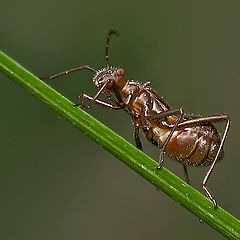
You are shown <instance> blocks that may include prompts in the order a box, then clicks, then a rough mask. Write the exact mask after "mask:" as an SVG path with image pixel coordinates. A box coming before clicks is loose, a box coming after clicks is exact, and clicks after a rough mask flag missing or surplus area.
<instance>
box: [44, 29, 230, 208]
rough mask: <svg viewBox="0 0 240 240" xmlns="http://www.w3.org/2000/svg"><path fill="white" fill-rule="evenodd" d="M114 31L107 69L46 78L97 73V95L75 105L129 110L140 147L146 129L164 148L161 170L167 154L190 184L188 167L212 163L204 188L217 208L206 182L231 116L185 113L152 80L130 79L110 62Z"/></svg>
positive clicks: (82, 98)
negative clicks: (221, 125)
mask: <svg viewBox="0 0 240 240" xmlns="http://www.w3.org/2000/svg"><path fill="white" fill-rule="evenodd" d="M113 34H116V35H118V33H117V32H115V31H110V32H109V34H108V35H107V41H106V47H105V51H106V52H105V60H106V67H105V68H103V69H101V70H98V71H96V70H95V69H93V68H92V67H89V66H88V65H85V66H81V67H77V68H72V69H70V70H67V71H64V72H61V73H58V74H55V75H53V76H50V77H45V79H54V78H56V77H59V76H62V75H66V74H69V73H71V72H75V71H78V70H82V69H87V70H90V71H92V72H93V73H95V75H94V77H93V83H94V84H95V86H96V87H97V88H98V92H97V94H96V95H95V96H93V97H92V96H89V95H87V94H81V95H80V96H79V101H78V103H77V104H75V106H79V107H83V100H88V101H90V104H93V103H95V104H99V105H102V106H104V107H107V108H110V109H115V110H119V109H122V110H124V111H126V112H127V113H128V114H130V116H131V117H132V122H133V125H134V138H135V141H136V146H137V148H139V149H140V150H142V144H141V140H140V136H139V130H140V129H141V128H142V130H143V132H144V134H145V136H146V138H147V139H148V140H149V141H151V142H152V143H153V144H154V145H156V146H157V147H158V148H160V156H159V164H158V167H157V168H158V169H161V167H162V166H163V163H164V155H165V153H166V154H167V155H168V156H170V157H171V158H174V159H176V160H177V161H179V162H181V163H182V164H183V168H184V173H185V179H186V182H187V183H189V178H188V173H187V166H207V165H210V169H209V170H208V172H207V174H206V176H205V177H204V179H203V182H202V187H203V189H204V191H205V193H206V195H207V197H208V198H209V199H210V200H211V201H212V203H213V206H214V208H216V207H217V202H216V200H215V198H214V197H213V195H212V194H211V192H210V191H209V189H208V188H207V186H206V184H207V181H208V179H209V177H210V175H211V173H212V171H213V168H214V166H215V164H216V162H217V161H218V160H219V159H220V158H221V156H222V153H223V151H222V148H223V144H224V142H225V140H226V137H227V134H228V130H229V126H230V118H229V116H228V115H226V114H219V115H213V116H209V117H199V116H193V115H189V116H188V115H185V114H184V111H183V108H177V109H174V108H172V107H170V106H169V105H168V104H167V103H166V102H165V101H164V100H163V98H162V97H161V96H159V95H158V94H157V93H156V92H155V91H154V90H153V89H152V88H151V87H150V82H146V83H140V82H136V81H129V80H127V79H126V78H125V76H124V70H123V69H122V68H117V67H112V66H110V63H109V56H108V49H109V41H110V38H111V36H112V35H113ZM101 94H104V95H106V96H107V97H108V99H109V100H110V101H111V103H108V102H105V101H102V100H99V99H98V98H99V96H100V95H101ZM90 104H89V105H88V107H89V106H90ZM220 121H225V122H226V126H225V130H224V133H223V135H222V137H220V135H219V134H218V132H217V130H216V128H215V127H214V125H213V124H212V123H215V122H220Z"/></svg>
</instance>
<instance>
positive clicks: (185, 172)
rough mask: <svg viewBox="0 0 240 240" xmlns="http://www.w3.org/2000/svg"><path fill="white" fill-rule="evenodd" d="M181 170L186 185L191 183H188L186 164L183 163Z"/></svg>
mask: <svg viewBox="0 0 240 240" xmlns="http://www.w3.org/2000/svg"><path fill="white" fill-rule="evenodd" d="M183 171H184V179H185V182H186V183H187V184H188V185H191V184H190V179H189V176H188V171H187V166H186V165H185V164H183Z"/></svg>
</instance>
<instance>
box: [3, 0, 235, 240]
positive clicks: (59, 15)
mask: <svg viewBox="0 0 240 240" xmlns="http://www.w3.org/2000/svg"><path fill="white" fill-rule="evenodd" d="M0 9H1V15H0V36H1V37H0V48H1V49H2V51H4V52H5V53H7V54H8V55H10V56H11V57H13V58H14V59H15V60H16V61H18V62H19V63H21V64H22V65H23V66H25V67H26V68H27V69H29V70H30V71H32V72H33V73H34V74H36V75H37V76H45V75H50V74H54V73H57V72H60V71H63V70H65V69H68V68H71V67H75V66H81V65H85V64H89V65H91V66H92V67H94V68H96V69H99V68H102V67H103V66H104V65H105V62H104V45H105V38H106V33H107V32H108V31H109V30H110V29H115V30H117V31H119V32H120V33H121V36H120V37H119V38H115V37H114V39H112V41H111V45H110V60H111V63H112V64H113V65H114V66H121V67H123V68H124V69H125V71H126V76H127V77H128V78H129V79H134V80H138V81H142V82H145V81H151V82H152V87H153V88H154V89H155V90H156V91H157V92H159V93H160V94H161V95H162V96H163V97H164V98H165V99H166V100H167V102H168V103H169V104H171V105H172V106H174V107H184V109H185V111H186V112H188V113H195V114H201V115H210V114H216V113H228V114H229V115H230V116H231V119H232V125H231V129H230V133H229V136H228V139H227V142H226V144H225V156H224V159H223V161H221V162H220V163H219V164H218V165H217V166H216V168H215V169H214V174H213V176H212V177H211V179H210V181H209V187H210V189H211V191H212V192H213V193H214V195H215V197H216V199H217V200H218V203H219V204H220V205H222V206H223V207H224V208H226V210H228V211H229V212H230V213H232V214H233V215H235V216H237V217H240V209H239V202H240V190H239V185H238V184H239V180H240V176H239V168H240V162H239V156H238V155H239V152H238V149H237V148H238V147H239V146H238V143H239V132H240V131H239V127H238V124H239V122H240V113H239V107H238V104H239V98H240V94H239V87H240V82H239V79H240V29H239V23H240V14H239V12H240V2H239V1H237V0H236V1H234V0H230V1H220V0H218V1H217V0H213V1H191V0H189V1H177V0H172V1H104V0H103V1H75V0H72V1H66V0H60V1H56V0H53V1H45V0H42V1H34V0H33V1H26V0H23V1H18V0H1V1H0ZM0 79H1V91H0V109H1V117H0V129H1V140H0V141H1V144H0V152H1V160H0V189H1V193H0V194H1V195H0V238H1V239H5V240H15V239H16V240H20V239H24V240H28V239H35V240H38V239H39V240H40V239H59V240H61V239H149V240H150V239H193V238H194V239H223V237H222V236H220V235H219V234H218V233H217V232H215V231H214V230H213V229H211V228H210V227H209V226H208V225H207V224H200V223H199V221H198V219H197V218H196V217H195V216H193V215H192V214H190V213H189V212H188V211H186V210H185V209H184V208H182V207H181V206H179V205H178V204H177V203H176V202H174V201H173V200H171V199H170V198H169V197H167V196H166V195H165V194H164V193H162V192H159V191H156V190H155V188H154V187H153V186H152V185H150V184H149V183H148V182H146V181H145V180H144V179H142V178H141V177H140V176H138V175H137V174H136V173H135V172H133V171H132V170H131V169H129V168H128V167H126V166H125V165H123V164H122V163H121V162H120V161H119V160H117V159H115V158H114V157H113V156H111V155H110V154H109V153H108V152H106V151H105V150H103V149H102V148H101V147H99V146H98V145H97V144H95V143H94V142H92V141H91V140H90V139H88V138H87V137H86V136H85V135H84V134H82V133H81V132H79V131H78V130H77V129H76V128H74V127H73V126H72V125H70V124H69V123H68V122H66V121H65V120H64V119H62V118H61V117H59V116H57V114H56V113H55V112H53V111H52V110H50V109H49V108H48V107H46V106H45V105H44V104H42V103H41V102H40V101H39V100H37V99H35V98H34V97H32V96H31V95H30V94H29V93H28V92H26V91H25V90H23V89H22V88H21V87H19V86H18V85H16V84H15V83H13V82H12V81H11V80H9V79H8V78H7V77H5V76H4V75H3V74H0ZM49 84H50V85H51V86H52V87H53V88H55V89H57V90H58V91H60V92H61V93H62V94H63V95H65V96H67V97H68V98H70V99H71V100H72V101H73V102H76V100H77V96H78V95H79V94H80V93H89V94H91V95H94V93H96V89H95V87H94V86H93V84H92V75H91V73H90V72H87V71H82V72H78V73H75V74H72V75H69V76H67V77H63V78H59V79H57V80H54V81H52V82H49ZM90 113H91V114H92V115H93V116H95V117H96V118H97V119H99V120H101V121H102V122H103V123H105V124H106V125H107V126H109V127H110V128H112V129H113V130H115V131H116V132H117V133H119V134H120V135H121V136H123V137H124V138H126V139H128V140H129V141H130V142H132V143H134V141H133V137H132V133H133V127H132V124H131V120H130V118H129V116H127V115H126V113H124V112H116V111H111V110H108V109H104V108H101V107H99V106H93V107H92V109H91V111H90ZM218 126H219V128H220V129H222V128H223V125H221V124H219V125H218ZM143 145H144V151H145V152H146V153H148V154H149V155H150V156H152V157H153V158H154V159H157V158H158V154H159V151H158V149H157V148H155V147H154V146H152V145H151V144H150V143H148V142H147V141H146V140H145V139H144V137H143ZM165 167H167V168H168V169H170V170H171V171H173V172H174V173H176V174H177V175H178V176H180V177H182V176H183V171H182V167H181V165H180V164H178V163H177V162H175V161H172V160H170V159H166V161H165ZM206 171H207V168H191V169H189V174H190V178H191V182H192V184H193V185H194V186H196V188H198V189H200V190H201V187H200V185H201V184H200V183H201V181H202V179H203V177H204V175H205V173H206Z"/></svg>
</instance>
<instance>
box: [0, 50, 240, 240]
mask: <svg viewBox="0 0 240 240" xmlns="http://www.w3.org/2000/svg"><path fill="white" fill-rule="evenodd" d="M0 71H2V72H3V73H4V74H5V75H7V76H8V77H9V78H11V79H12V80H14V81H15V82H17V83H19V84H20V85H22V87H24V88H25V89H26V90H28V91H29V92H31V93H32V94H33V95H34V96H35V97H37V98H39V99H40V100H41V101H42V102H44V103H46V104H47V105H48V106H49V107H50V108H52V109H53V110H54V111H56V112H57V113H58V114H60V115H62V116H63V117H65V118H66V119H67V120H69V122H70V123H72V124H73V125H74V126H76V127H77V128H78V129H80V130H81V131H83V132H84V133H86V135H88V136H89V137H90V138H91V139H93V140H94V141H95V142H97V143H98V144H100V145H101V146H103V147H104V148H105V149H106V150H107V151H109V152H111V153H112V154H113V155H114V156H116V157H117V158H118V159H120V160H121V161H122V162H123V163H125V164H126V165H127V166H129V167H130V168H132V169H133V170H134V171H136V172H137V173H138V174H139V175H141V176H142V177H143V178H145V179H146V180H147V181H148V182H150V183H152V184H153V185H155V186H156V187H157V188H158V189H161V190H162V191H163V192H165V193H166V194H167V195H169V196H170V197H171V198H172V199H174V200H175V201H177V202H178V203H180V204H181V205H182V206H184V207H185V208H186V209H188V210H189V211H190V212H192V213H193V214H195V215H196V216H197V217H198V218H199V219H202V220H203V221H204V222H205V223H207V224H209V225H210V226H211V227H213V228H214V229H216V230H217V231H218V232H220V233H221V234H222V235H223V236H225V237H226V238H227V239H240V221H239V220H238V219H236V218H235V217H234V216H232V215H231V214H230V213H228V212H227V211H225V210H224V209H222V208H221V207H217V209H214V208H213V206H212V203H211V202H210V201H209V200H208V199H207V198H206V197H205V196H203V195H202V194H200V193H199V192H198V191H196V190H195V189H193V188H192V187H191V186H189V185H188V184H187V183H185V182H184V181H182V180H181V179H179V178H178V177H177V176H175V175H173V174H172V173H170V172H169V171H168V170H166V169H165V168H162V169H161V170H160V171H159V170H156V166H157V163H156V162H155V161H153V160H152V159H151V158H149V157H148V156H147V155H145V154H144V153H142V152H141V151H139V150H138V149H136V148H135V147H134V146H133V145H131V144H130V143H128V142H126V140H124V139H123V138H121V137H120V136H118V135H117V134H116V133H114V132H113V131H111V130H110V129H109V128H107V127H106V126H105V125H103V124H102V123H100V122H98V121H97V120H96V119H95V118H93V117H91V116H90V115H89V114H87V113H86V112H84V111H83V110H82V109H78V108H73V107H72V103H71V102H70V101H69V100H68V99H66V98H65V97H63V96H62V95H60V94H59V93H58V92H56V91H55V90H54V89H52V88H51V87H49V86H48V85H46V84H45V83H44V82H42V81H41V80H39V79H38V78H37V77H35V76H34V75H33V74H31V73H30V72H28V71H27V70H26V69H24V68H23V67H22V66H20V65H19V64H17V63H16V62H15V61H13V60H12V59H11V58H9V57H8V56H6V55H5V54H4V53H2V52H1V51H0ZM89 174H91V173H89ZM156 211H159V212H160V211H161V210H160V209H159V208H158V209H157V210H156Z"/></svg>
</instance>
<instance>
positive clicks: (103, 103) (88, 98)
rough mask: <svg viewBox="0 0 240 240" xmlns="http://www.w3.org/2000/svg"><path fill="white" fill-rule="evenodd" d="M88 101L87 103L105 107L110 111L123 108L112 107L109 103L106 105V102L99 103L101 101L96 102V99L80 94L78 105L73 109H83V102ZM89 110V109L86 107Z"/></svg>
mask: <svg viewBox="0 0 240 240" xmlns="http://www.w3.org/2000/svg"><path fill="white" fill-rule="evenodd" d="M84 99H85V100H89V101H94V103H96V104H98V105H101V106H103V107H106V108H110V109H113V110H119V109H122V108H123V107H122V106H120V105H119V106H115V105H112V104H110V103H107V102H104V101H101V100H98V99H94V97H91V96H89V95H87V94H85V93H83V94H81V95H80V96H79V97H78V103H76V104H74V107H80V108H82V107H84V105H83V100H84ZM87 108H89V107H87Z"/></svg>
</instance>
